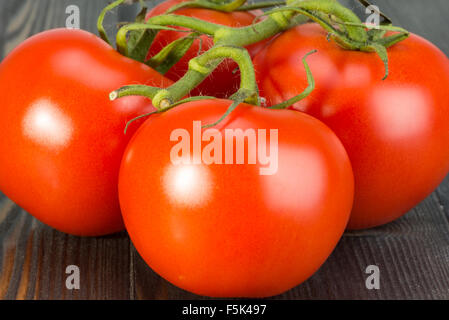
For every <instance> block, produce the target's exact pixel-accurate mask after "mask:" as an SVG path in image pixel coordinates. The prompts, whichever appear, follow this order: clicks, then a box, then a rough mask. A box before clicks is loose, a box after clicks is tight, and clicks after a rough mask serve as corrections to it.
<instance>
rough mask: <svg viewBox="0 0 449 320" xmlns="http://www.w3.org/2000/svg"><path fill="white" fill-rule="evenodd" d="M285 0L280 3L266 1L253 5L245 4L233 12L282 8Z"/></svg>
mask: <svg viewBox="0 0 449 320" xmlns="http://www.w3.org/2000/svg"><path fill="white" fill-rule="evenodd" d="M285 3H286V2H285V0H280V1H266V2H258V3H253V4H247V5H244V6H241V7H240V8H238V9H237V10H235V11H251V10H257V9H265V8H271V7H276V6H283V5H285Z"/></svg>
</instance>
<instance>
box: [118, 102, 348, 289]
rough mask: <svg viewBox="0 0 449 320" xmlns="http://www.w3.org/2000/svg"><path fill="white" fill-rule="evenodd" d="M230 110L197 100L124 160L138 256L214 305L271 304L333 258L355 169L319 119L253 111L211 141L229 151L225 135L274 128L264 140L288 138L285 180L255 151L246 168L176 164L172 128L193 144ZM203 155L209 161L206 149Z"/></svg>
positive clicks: (144, 132)
mask: <svg viewBox="0 0 449 320" xmlns="http://www.w3.org/2000/svg"><path fill="white" fill-rule="evenodd" d="M230 103H231V102H230V101H228V100H215V101H199V102H191V103H187V104H184V105H182V106H179V107H177V108H175V109H173V110H170V111H168V112H167V113H165V114H161V115H158V116H157V117H152V118H150V119H149V120H147V121H146V122H145V123H144V124H143V125H142V127H141V128H140V129H139V131H138V132H137V133H136V135H135V136H134V137H133V139H132V141H131V142H130V143H129V145H128V147H127V149H126V152H125V155H124V157H123V161H122V165H121V169H120V177H119V198H120V204H121V208H122V213H123V217H124V221H125V225H126V228H127V230H128V233H129V235H130V237H131V240H132V242H133V243H134V245H135V247H136V248H137V250H138V252H139V253H140V255H141V256H142V257H143V258H144V260H145V261H146V262H147V263H148V264H149V266H150V267H151V268H152V269H153V270H155V271H156V272H157V273H159V274H160V275H161V276H162V277H164V278H165V279H167V280H168V281H170V282H172V283H173V284H175V285H177V286H179V287H181V288H183V289H185V290H188V291H191V292H194V293H196V294H199V295H205V296H213V297H266V296H272V295H276V294H279V293H282V292H284V291H286V290H288V289H290V288H292V287H294V286H296V285H298V284H300V283H301V282H303V281H304V280H306V279H307V278H308V277H309V276H311V275H312V274H313V273H314V272H315V271H317V269H318V268H319V267H320V266H321V264H322V263H323V262H324V261H325V259H326V258H327V257H328V256H329V254H330V253H331V251H332V250H333V249H334V247H335V245H336V243H337V242H338V240H339V239H340V237H341V235H342V233H343V231H344V229H345V227H346V223H347V220H348V218H349V213H350V210H351V207H352V201H353V175H352V169H351V166H350V163H349V160H348V157H347V154H346V151H345V150H344V148H343V147H342V145H341V143H340V141H339V140H338V139H337V138H336V136H335V135H334V134H333V132H332V131H331V130H330V129H329V128H327V127H326V126H325V125H324V124H322V123H321V122H320V121H318V120H316V119H314V118H312V117H310V116H308V115H305V114H301V113H298V112H294V111H291V110H287V111H286V110H284V111H272V110H268V109H264V108H261V107H254V106H249V105H245V104H242V105H240V106H239V107H238V108H237V109H236V110H235V111H234V112H233V113H232V114H231V115H230V116H229V117H228V118H227V119H225V120H224V121H223V122H222V123H220V124H219V125H217V126H216V127H214V128H215V131H216V132H220V133H221V138H220V136H219V137H216V138H212V139H213V140H214V141H220V142H221V143H222V146H223V148H225V147H224V146H225V145H226V141H228V142H229V141H232V140H230V139H231V138H229V137H228V138H226V131H225V130H230V129H241V130H243V131H245V130H247V129H249V130H251V129H254V130H258V129H266V130H267V131H266V133H267V136H269V137H270V138H268V137H267V139H266V141H271V140H270V139H271V137H272V136H271V131H270V130H271V129H273V130H278V131H277V132H278V147H277V151H278V158H277V159H278V166H277V168H278V169H277V171H274V170H273V171H272V172H271V173H273V174H272V175H261V174H260V168H261V167H264V166H262V165H260V162H259V161H257V163H258V164H248V163H249V160H248V152H247V151H246V153H245V159H247V160H245V161H244V164H218V163H217V161H215V162H213V163H210V162H209V163H210V164H206V163H205V162H201V161H200V163H199V164H188V163H186V164H174V163H173V162H172V161H171V159H172V158H171V157H170V154H171V152H172V150H173V149H172V148H173V147H174V145H176V143H177V142H176V141H178V140H176V139H175V140H174V141H170V136H171V135H172V134H173V132H174V131H173V130H176V129H180V128H182V129H185V130H187V132H189V134H190V137H192V139H193V135H194V132H192V131H193V124H192V123H193V121H201V124H202V125H205V124H209V123H212V122H214V121H215V120H217V119H218V118H219V117H220V116H221V115H222V114H223V113H224V112H225V111H226V109H227V107H228V106H229V105H230ZM202 132H203V134H204V133H205V132H206V131H205V129H203V131H202ZM257 132H259V131H257ZM268 132H270V135H268ZM273 136H274V135H273ZM210 141H212V140H210ZM273 141H274V140H273ZM191 143H192V144H191V146H193V143H194V142H193V140H192V142H191ZM269 145H270V146H271V144H269ZM273 145H274V144H273ZM252 146H253V147H254V145H253V144H252ZM192 148H193V149H196V148H197V147H192ZM201 148H202V149H201V150H203V158H201V157H199V158H198V159H205V158H204V154H205V152H206V151H205V150H207V143H206V142H203V144H202V147H201ZM231 148H232V147H231ZM258 148H261V145H260V144H259V145H258V146H256V149H258ZM193 149H192V150H193ZM223 150H224V149H223ZM232 150H233V152H234V153H233V154H234V155H236V154H238V153H237V151H236V147H235V146H234V149H232ZM258 150H259V149H258ZM267 150H270V147H268V146H267ZM272 150H275V149H272ZM192 152H193V151H192ZM273 152H274V151H273ZM273 154H274V153H273ZM225 156H226V152H225V151H223V153H222V158H221V159H223V160H222V161H223V163H224V161H225V160H224V159H225ZM190 159H192V158H190ZM234 163H235V162H234ZM272 163H274V162H272Z"/></svg>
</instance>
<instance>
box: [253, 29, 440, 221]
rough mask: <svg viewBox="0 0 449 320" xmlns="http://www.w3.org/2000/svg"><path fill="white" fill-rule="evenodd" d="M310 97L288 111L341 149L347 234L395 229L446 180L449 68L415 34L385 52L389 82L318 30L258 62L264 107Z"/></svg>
mask: <svg viewBox="0 0 449 320" xmlns="http://www.w3.org/2000/svg"><path fill="white" fill-rule="evenodd" d="M313 49H317V50H318V53H316V54H314V55H312V56H310V57H309V58H308V59H307V61H308V63H309V65H310V68H311V70H312V73H313V75H314V77H315V79H316V89H315V91H314V92H313V93H312V94H311V95H310V96H309V97H308V98H307V99H304V100H303V101H301V102H299V103H297V104H296V105H295V106H294V108H295V109H297V110H300V111H304V112H307V113H309V114H311V115H313V116H315V117H317V118H318V119H320V120H322V121H323V122H324V123H326V124H327V125H328V126H329V127H330V128H331V129H333V131H334V132H335V133H336V134H337V136H338V137H339V138H340V139H341V141H342V142H343V144H344V146H345V148H346V150H347V151H348V154H349V157H350V159H351V163H352V166H353V169H354V175H355V185H356V188H355V203H354V208H353V211H352V215H351V219H350V221H349V224H348V228H349V229H362V228H370V227H375V226H379V225H383V224H386V223H388V222H390V221H393V220H395V219H397V218H399V217H400V216H402V215H403V214H405V213H406V212H408V211H409V210H411V209H412V208H413V207H414V206H416V205H417V204H418V203H419V202H420V201H422V200H423V199H424V198H426V197H427V196H428V195H429V194H430V193H431V192H432V191H433V190H434V189H435V188H436V187H437V186H438V185H439V184H440V183H441V181H442V180H443V179H444V177H445V176H446V174H447V173H448V171H449V95H448V88H449V62H448V59H447V58H446V56H445V55H444V54H443V53H442V52H441V51H440V50H439V49H438V48H437V47H435V46H434V45H433V44H431V43H429V42H428V41H426V40H425V39H423V38H421V37H419V36H417V35H414V34H411V35H410V38H409V39H407V40H405V41H403V42H401V43H399V44H397V45H395V46H393V47H391V48H390V49H389V50H388V55H389V68H390V75H389V77H388V79H387V80H385V81H382V80H381V79H382V78H383V76H384V67H383V64H382V62H381V61H380V59H379V57H378V56H377V55H376V54H374V53H373V54H369V53H363V52H355V51H345V50H342V49H340V48H339V47H338V46H337V45H336V44H335V43H334V42H328V41H327V40H326V33H325V31H323V30H322V29H321V28H320V27H319V26H318V25H316V24H308V25H304V26H300V27H297V28H295V29H292V30H290V31H287V32H285V33H283V34H282V35H281V36H279V37H278V38H277V39H276V40H274V41H273V42H272V43H271V44H270V45H269V46H267V47H266V48H265V49H264V50H263V51H262V52H260V54H259V55H258V56H257V57H256V58H255V61H254V62H255V65H256V70H257V80H258V83H259V87H260V91H261V95H262V96H263V97H265V98H267V102H268V105H271V104H276V103H279V102H281V101H283V100H285V99H287V98H290V97H292V96H294V95H296V94H297V93H298V92H301V91H302V90H304V88H305V87H306V86H307V83H306V74H305V72H304V67H303V64H302V63H301V58H302V57H303V56H304V55H305V54H306V53H307V52H309V51H311V50H313Z"/></svg>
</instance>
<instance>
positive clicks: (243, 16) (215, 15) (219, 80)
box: [147, 0, 266, 98]
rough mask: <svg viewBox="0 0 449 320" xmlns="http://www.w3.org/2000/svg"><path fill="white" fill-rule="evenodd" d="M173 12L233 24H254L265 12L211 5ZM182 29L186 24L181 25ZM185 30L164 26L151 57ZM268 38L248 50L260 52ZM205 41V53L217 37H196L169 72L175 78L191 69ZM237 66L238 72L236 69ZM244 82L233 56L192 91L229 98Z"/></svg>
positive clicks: (161, 9) (172, 1)
mask: <svg viewBox="0 0 449 320" xmlns="http://www.w3.org/2000/svg"><path fill="white" fill-rule="evenodd" d="M184 1H186V0H168V1H165V2H162V3H161V4H159V5H157V6H156V7H155V8H154V9H152V10H151V11H150V12H149V13H148V16H147V17H148V18H150V17H153V16H157V15H161V14H164V13H165V12H166V11H167V10H168V9H169V8H171V7H173V6H174V5H176V4H179V3H181V2H184ZM173 14H178V15H183V16H188V17H193V18H197V19H201V20H204V21H208V22H212V23H216V24H221V25H225V26H230V27H243V26H248V25H251V24H252V23H253V22H254V19H255V18H256V16H257V15H261V14H263V12H262V11H261V10H256V11H251V12H243V11H242V12H230V13H226V12H219V11H214V10H209V9H199V8H185V9H180V10H177V11H175V12H174V13H173ZM180 29H182V28H180ZM186 35H187V34H186V33H185V32H176V31H168V30H162V31H160V32H159V33H158V35H157V36H156V38H155V40H154V43H153V45H152V46H151V48H150V51H149V54H148V59H149V58H150V57H152V56H154V55H155V54H157V53H158V52H159V51H160V50H161V49H162V48H164V47H165V46H166V45H168V44H169V43H171V42H173V41H174V40H176V39H179V38H182V37H185V36H186ZM265 43H266V41H262V42H259V43H256V44H253V45H251V46H248V48H247V49H248V51H249V53H250V55H251V56H252V57H253V56H255V54H256V53H257V52H259V51H260V50H261V49H262V47H263V46H264V44H265ZM200 44H201V53H204V52H206V51H207V50H209V49H210V48H211V47H212V46H213V44H214V43H213V39H212V38H211V37H208V36H206V35H204V36H201V41H200V40H199V39H198V40H196V41H195V42H194V43H193V45H192V46H191V48H190V49H189V50H188V52H187V53H186V55H185V56H184V57H183V58H182V59H181V60H180V61H179V62H178V63H177V64H175V65H174V66H173V67H172V68H171V69H170V70H169V71H168V72H167V73H166V76H167V77H168V78H169V79H171V80H173V81H177V80H179V79H180V78H181V77H182V76H183V75H184V74H185V72H186V71H187V70H188V64H189V61H190V60H191V59H192V58H194V57H196V56H197V55H198V51H199V50H200ZM234 70H237V72H233V71H234ZM239 85H240V73H239V72H238V66H237V64H236V63H235V62H234V61H232V60H229V59H228V60H225V61H224V62H223V63H222V64H221V65H220V66H218V68H217V69H216V70H215V71H214V72H213V73H212V74H211V75H210V76H209V77H208V78H206V79H205V80H204V81H203V82H202V83H201V84H200V85H199V86H198V87H197V88H196V89H194V90H193V91H192V94H193V95H212V96H216V97H219V98H226V97H228V96H230V95H231V94H233V93H234V92H236V91H237V90H238V88H239Z"/></svg>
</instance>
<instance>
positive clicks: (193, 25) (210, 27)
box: [147, 14, 223, 36]
mask: <svg viewBox="0 0 449 320" xmlns="http://www.w3.org/2000/svg"><path fill="white" fill-rule="evenodd" d="M147 23H148V24H153V25H161V26H177V27H184V28H188V29H192V30H195V31H197V32H200V33H204V34H208V35H211V36H212V35H214V33H215V32H216V31H217V30H219V29H220V28H223V26H222V25H220V24H216V23H212V22H207V21H203V20H200V19H196V18H192V17H187V16H181V15H176V14H164V15H160V16H154V17H151V18H150V19H148V20H147Z"/></svg>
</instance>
